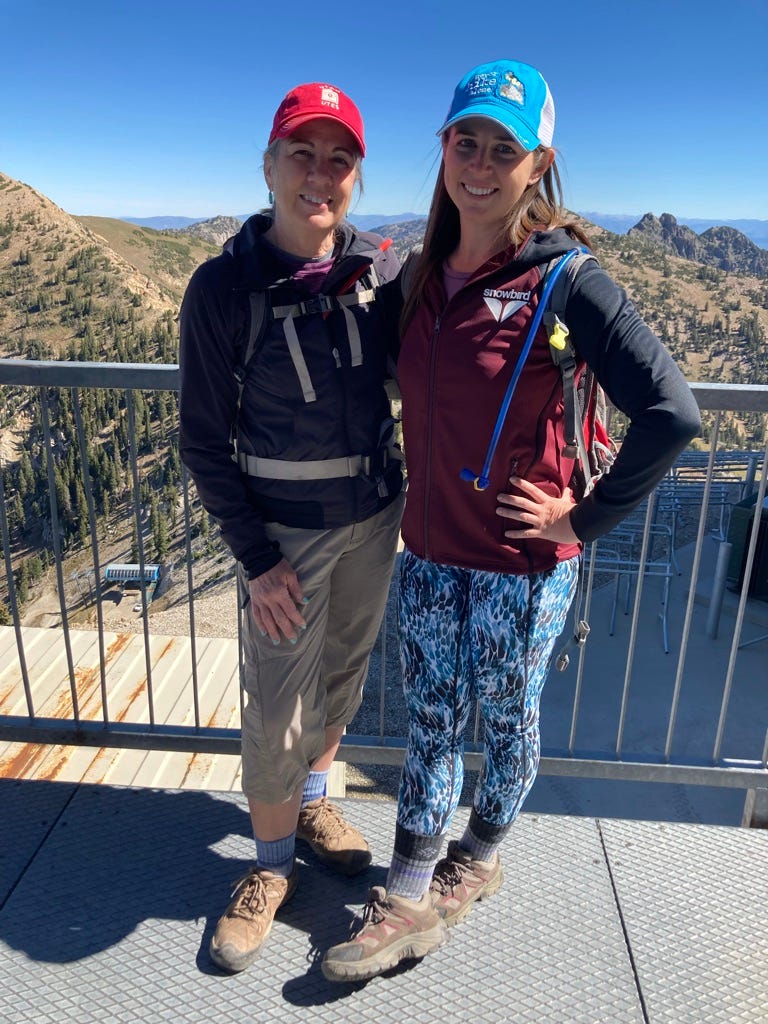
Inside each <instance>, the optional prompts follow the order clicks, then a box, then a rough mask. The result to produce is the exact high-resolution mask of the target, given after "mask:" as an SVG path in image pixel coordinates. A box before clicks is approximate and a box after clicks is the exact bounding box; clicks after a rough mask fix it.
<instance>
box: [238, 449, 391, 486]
mask: <svg viewBox="0 0 768 1024" xmlns="http://www.w3.org/2000/svg"><path fill="white" fill-rule="evenodd" d="M402 458H403V453H402V452H401V451H400V449H399V448H394V447H392V448H380V449H379V450H378V451H376V452H374V453H373V454H372V455H345V456H343V457H342V458H339V459H304V460H302V461H301V462H293V461H290V460H288V459H262V458H259V456H257V455H248V454H247V453H246V452H238V456H237V463H238V465H239V466H240V469H241V470H242V472H243V473H247V475H248V476H258V477H263V478H264V479H267V480H334V479H337V478H339V477H354V476H374V475H376V474H377V473H380V472H382V471H383V470H384V469H386V467H387V466H388V465H389V464H390V463H391V462H401V461H402Z"/></svg>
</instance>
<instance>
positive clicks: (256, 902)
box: [209, 867, 298, 974]
mask: <svg viewBox="0 0 768 1024" xmlns="http://www.w3.org/2000/svg"><path fill="white" fill-rule="evenodd" d="M297 881H298V877H297V875H296V868H295V867H294V869H293V871H292V873H291V875H290V877H289V878H283V877H282V876H281V875H275V874H273V873H272V872H271V871H267V870H266V868H258V867H255V868H251V870H250V871H249V872H248V874H247V875H243V877H242V878H241V879H240V880H239V881H238V882H236V883H235V888H234V890H233V892H232V895H233V896H234V899H233V900H232V902H231V903H230V905H229V906H228V907H227V909H226V910H225V911H224V914H223V916H222V917H220V918H219V923H218V924H217V925H216V931H215V932H214V934H213V938H212V939H211V945H210V948H209V953H210V956H211V960H213V962H214V963H215V964H216V966H217V967H221V968H222V969H223V970H225V971H231V972H232V973H233V974H234V973H236V972H237V971H244V970H245V968H246V967H248V966H249V964H252V963H253V961H254V960H255V959H256V957H257V956H258V955H259V953H260V952H261V947H262V946H263V944H264V940H265V939H266V937H267V936H268V935H269V933H270V930H271V928H272V921H273V919H274V916H275V912H276V911H277V910H278V908H279V907H282V905H283V904H284V903H287V902H288V900H289V899H290V898H291V896H293V894H294V892H295V890H296V883H297Z"/></svg>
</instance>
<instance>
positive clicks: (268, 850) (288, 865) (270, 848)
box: [256, 832, 296, 878]
mask: <svg viewBox="0 0 768 1024" xmlns="http://www.w3.org/2000/svg"><path fill="white" fill-rule="evenodd" d="M295 846H296V833H295V832H291V834H290V835H288V836H285V838H283V839H275V840H273V841H272V842H265V841H264V840H263V839H259V838H257V839H256V862H257V864H258V866H259V867H260V868H264V869H265V870H267V871H271V872H272V873H273V874H275V875H280V877H281V878H288V877H289V875H290V874H291V872H292V871H293V853H294V848H295Z"/></svg>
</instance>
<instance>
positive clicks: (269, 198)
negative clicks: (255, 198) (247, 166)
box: [267, 189, 275, 206]
mask: <svg viewBox="0 0 768 1024" xmlns="http://www.w3.org/2000/svg"><path fill="white" fill-rule="evenodd" d="M267 202H268V203H269V205H270V206H273V205H274V202H275V196H274V194H273V192H272V189H270V190H269V192H268V194H267Z"/></svg>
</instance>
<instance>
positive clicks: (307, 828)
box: [296, 796, 371, 875]
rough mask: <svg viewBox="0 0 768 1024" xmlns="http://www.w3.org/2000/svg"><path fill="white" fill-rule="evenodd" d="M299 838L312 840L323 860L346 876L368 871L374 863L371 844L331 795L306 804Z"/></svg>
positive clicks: (300, 814) (315, 849) (303, 808)
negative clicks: (369, 866)
mask: <svg viewBox="0 0 768 1024" xmlns="http://www.w3.org/2000/svg"><path fill="white" fill-rule="evenodd" d="M296 838H297V839H303V840H304V842H305V843H309V845H310V846H311V847H312V849H313V850H314V851H315V853H316V854H317V856H318V857H319V858H320V859H321V860H324V861H325V862H326V863H327V864H330V865H332V866H333V867H335V868H338V869H339V871H342V872H343V873H344V874H345V875H356V874H358V873H359V872H360V871H365V869H366V868H367V867H368V865H369V864H370V863H371V851H370V848H369V846H368V843H366V841H365V839H363V837H362V836H361V835H360V833H359V832H358V831H357V829H356V828H353V827H352V826H351V825H350V824H348V823H347V822H346V821H345V820H344V818H343V816H342V813H341V811H340V810H339V808H338V807H337V806H336V805H335V804H332V803H331V802H330V800H328V798H327V797H324V796H321V797H320V798H319V799H318V800H312V802H311V803H308V804H307V805H306V806H305V807H302V809H301V810H300V811H299V823H298V825H297V826H296Z"/></svg>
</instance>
